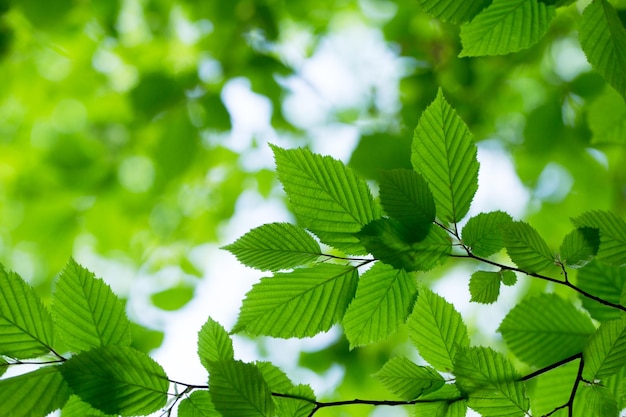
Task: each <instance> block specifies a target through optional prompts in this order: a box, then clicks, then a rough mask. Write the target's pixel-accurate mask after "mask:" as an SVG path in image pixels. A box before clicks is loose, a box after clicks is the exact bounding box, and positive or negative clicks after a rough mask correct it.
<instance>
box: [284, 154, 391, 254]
mask: <svg viewBox="0 0 626 417" xmlns="http://www.w3.org/2000/svg"><path fill="white" fill-rule="evenodd" d="M272 149H273V150H274V158H275V159H276V170H277V172H278V179H279V180H280V182H281V183H282V184H283V187H284V189H285V192H286V193H287V196H288V197H289V200H290V201H291V203H292V207H291V208H292V210H293V212H294V214H295V215H296V217H297V218H298V220H299V221H300V222H301V223H302V225H303V226H304V227H306V228H307V229H309V230H311V231H312V232H313V233H315V234H316V235H317V236H318V237H319V238H320V240H321V241H322V242H324V243H326V244H327V245H330V246H332V247H335V248H337V249H339V250H342V251H344V252H346V253H349V254H364V253H365V251H364V249H363V247H362V246H361V245H360V244H359V243H358V240H357V238H356V237H355V236H354V233H356V232H358V231H359V230H361V228H362V227H363V226H365V225H366V224H368V223H369V222H371V221H372V220H374V219H376V218H378V217H380V215H381V213H380V208H379V207H378V205H377V204H375V202H374V200H373V198H372V194H371V192H370V189H369V188H368V186H367V184H366V183H365V181H363V180H361V179H360V178H358V177H357V176H356V175H355V174H354V172H352V170H351V169H350V168H347V167H346V166H345V165H344V164H343V163H341V162H340V161H337V160H336V159H333V158H331V157H329V156H321V155H317V154H313V153H311V152H310V151H308V150H306V149H291V150H285V149H281V148H279V147H277V146H272Z"/></svg>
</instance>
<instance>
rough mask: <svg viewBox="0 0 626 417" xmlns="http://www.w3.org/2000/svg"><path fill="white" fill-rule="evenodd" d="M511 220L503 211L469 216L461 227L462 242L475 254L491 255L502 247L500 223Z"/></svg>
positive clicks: (503, 223) (502, 239)
mask: <svg viewBox="0 0 626 417" xmlns="http://www.w3.org/2000/svg"><path fill="white" fill-rule="evenodd" d="M512 221H513V219H512V218H511V216H510V215H509V214H507V213H505V212H503V211H492V212H489V213H480V214H478V215H476V216H474V217H472V218H470V219H469V220H468V221H467V223H466V224H465V226H464V227H463V231H462V232H461V236H462V238H463V243H464V244H465V245H466V246H468V247H469V248H470V250H471V251H472V253H473V254H474V255H476V256H483V257H486V256H489V255H493V254H494V253H496V252H498V251H499V250H500V249H502V248H503V247H504V238H503V237H502V225H505V224H508V223H510V222H512Z"/></svg>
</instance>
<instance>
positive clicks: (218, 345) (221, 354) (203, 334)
mask: <svg viewBox="0 0 626 417" xmlns="http://www.w3.org/2000/svg"><path fill="white" fill-rule="evenodd" d="M198 356H199V357H200V362H202V365H203V366H204V367H205V368H206V370H208V371H210V368H211V364H212V363H214V362H217V361H222V360H232V359H234V358H235V352H234V350H233V342H232V340H231V339H230V336H229V335H228V332H226V330H225V329H224V328H223V327H222V325H220V324H219V323H218V322H216V321H215V320H213V319H212V318H211V317H209V318H208V319H207V321H206V323H204V325H203V326H202V328H201V329H200V332H198Z"/></svg>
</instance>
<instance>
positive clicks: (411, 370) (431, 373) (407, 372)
mask: <svg viewBox="0 0 626 417" xmlns="http://www.w3.org/2000/svg"><path fill="white" fill-rule="evenodd" d="M373 376H374V378H376V379H378V380H379V381H380V382H381V383H382V384H383V385H384V386H385V388H387V389H388V390H389V391H391V392H393V393H394V394H396V395H397V396H398V397H400V398H402V399H403V400H407V401H409V400H413V399H416V398H419V397H421V396H422V395H425V394H428V393H429V392H433V391H437V390H438V389H439V388H441V387H442V386H443V385H444V383H445V380H444V379H443V377H442V376H441V375H439V374H438V373H437V371H435V370H434V369H433V368H430V367H427V366H419V365H417V364H415V363H413V362H411V361H410V360H409V359H407V358H405V357H404V356H398V357H395V358H391V359H390V360H389V361H387V363H385V365H384V366H383V367H382V369H381V370H380V371H378V372H376V373H375V374H374V375H373Z"/></svg>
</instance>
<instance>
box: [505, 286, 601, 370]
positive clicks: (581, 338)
mask: <svg viewBox="0 0 626 417" xmlns="http://www.w3.org/2000/svg"><path fill="white" fill-rule="evenodd" d="M498 331H499V332H500V333H501V334H502V338H503V339H504V341H505V342H506V345H507V346H508V348H509V349H510V350H511V352H512V353H513V354H514V355H515V356H517V357H518V358H519V359H521V360H522V361H524V362H526V363H527V364H529V365H533V366H537V367H542V366H548V365H551V364H553V363H556V362H558V361H559V360H562V359H565V358H567V357H569V356H571V355H574V354H576V353H580V352H581V351H582V349H583V346H585V343H586V342H587V339H588V338H589V336H590V335H591V334H592V333H594V331H595V327H594V325H593V323H592V322H591V320H590V319H589V317H587V316H586V315H585V314H583V313H582V312H581V311H579V310H577V309H576V307H574V305H573V304H572V303H569V302H567V301H565V300H563V299H562V298H561V297H559V296H558V295H556V294H541V295H538V296H535V297H532V298H527V299H525V300H523V301H522V302H521V303H519V304H518V305H517V306H515V307H514V308H513V309H512V310H511V311H510V312H509V313H508V314H507V315H506V317H505V318H504V320H503V321H502V323H501V324H500V327H499V328H498Z"/></svg>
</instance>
